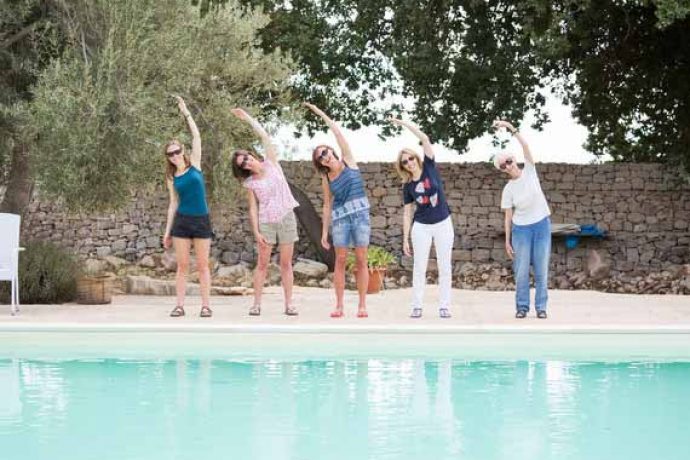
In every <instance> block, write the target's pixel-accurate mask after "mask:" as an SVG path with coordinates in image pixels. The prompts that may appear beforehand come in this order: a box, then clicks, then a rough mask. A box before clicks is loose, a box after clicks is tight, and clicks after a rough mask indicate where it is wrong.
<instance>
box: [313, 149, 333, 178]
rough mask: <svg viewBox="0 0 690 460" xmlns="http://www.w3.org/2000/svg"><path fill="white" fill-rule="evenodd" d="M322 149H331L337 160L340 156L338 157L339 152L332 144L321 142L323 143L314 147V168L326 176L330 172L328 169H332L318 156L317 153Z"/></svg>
mask: <svg viewBox="0 0 690 460" xmlns="http://www.w3.org/2000/svg"><path fill="white" fill-rule="evenodd" d="M321 149H328V150H330V151H331V155H333V157H334V158H335V159H336V160H340V157H338V154H337V153H335V150H334V149H333V147H331V146H330V145H326V144H321V145H317V146H316V147H314V150H312V151H311V162H312V164H313V165H314V169H315V170H316V172H318V173H320V174H322V175H324V176H325V175H326V174H328V171H330V168H329V167H328V166H324V165H322V164H321V160H319V159H317V158H316V153H317V152H318V151H319V150H321Z"/></svg>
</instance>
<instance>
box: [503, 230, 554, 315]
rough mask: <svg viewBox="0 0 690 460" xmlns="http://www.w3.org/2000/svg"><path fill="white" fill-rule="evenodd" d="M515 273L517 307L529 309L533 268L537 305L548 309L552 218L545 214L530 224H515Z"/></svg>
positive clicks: (535, 305)
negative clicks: (530, 277)
mask: <svg viewBox="0 0 690 460" xmlns="http://www.w3.org/2000/svg"><path fill="white" fill-rule="evenodd" d="M512 228H513V231H512V233H513V236H512V240H511V244H512V246H513V252H514V253H515V254H514V256H513V274H514V275H515V307H516V308H517V310H518V311H525V312H528V311H529V270H530V266H531V267H533V268H534V284H535V288H536V294H535V297H534V308H535V309H536V310H537V311H546V302H547V301H548V299H549V292H548V289H549V258H550V256H551V219H549V218H548V217H545V218H543V219H542V220H540V221H539V222H536V223H534V224H530V225H515V224H513V227H512Z"/></svg>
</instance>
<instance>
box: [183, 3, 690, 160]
mask: <svg viewBox="0 0 690 460" xmlns="http://www.w3.org/2000/svg"><path fill="white" fill-rule="evenodd" d="M193 1H194V2H196V3H199V5H200V9H201V11H202V12H203V11H213V9H214V8H216V7H218V5H222V4H223V3H224V2H225V1H226V0H193ZM240 1H241V2H242V3H244V4H249V5H252V6H261V7H263V8H265V11H267V12H268V14H269V15H270V17H271V22H270V23H269V24H268V25H267V26H266V27H264V28H263V29H262V32H261V36H262V37H263V43H264V47H265V48H266V49H274V48H280V49H283V50H289V51H290V52H291V53H292V54H293V56H294V58H295V60H296V61H297V63H298V64H299V69H300V78H298V79H296V80H295V81H294V88H295V90H296V91H297V92H298V93H299V94H300V95H301V97H302V98H306V99H310V100H312V101H315V102H316V103H318V104H319V105H322V106H323V107H327V108H328V111H329V112H330V113H332V114H334V116H335V117H337V118H339V119H341V120H345V121H346V123H347V124H349V126H351V127H356V126H358V125H359V124H360V123H363V124H369V123H373V122H376V123H380V122H381V121H382V120H383V119H384V118H385V117H386V116H387V114H388V113H389V112H397V111H399V110H400V105H399V101H400V98H401V97H407V98H411V99H413V100H414V101H415V102H416V105H415V108H414V111H413V114H412V115H413V118H414V119H415V120H416V121H417V122H418V123H419V124H420V126H421V127H422V129H423V130H424V131H426V132H427V133H429V135H430V136H431V137H432V138H434V139H435V140H440V141H443V142H444V143H446V144H448V145H449V146H451V147H454V148H456V149H459V150H460V151H463V150H464V149H465V148H466V146H467V142H468V140H469V139H472V138H473V137H475V136H478V135H481V134H484V133H485V132H486V131H487V129H488V127H489V126H490V124H491V122H492V120H493V119H494V118H495V117H497V116H501V117H507V118H509V119H512V120H514V121H515V120H520V119H522V117H523V114H524V112H525V111H526V110H528V109H533V110H534V111H535V113H536V123H535V127H537V128H542V127H544V125H545V124H546V123H547V122H548V116H547V114H546V113H544V112H543V104H544V102H545V96H544V93H545V91H549V90H553V91H554V92H555V93H556V95H557V96H559V97H560V98H561V99H563V100H564V101H566V102H569V103H570V104H572V106H573V107H574V109H575V111H574V115H575V117H576V119H578V121H580V122H581V123H582V124H583V125H584V126H585V127H587V128H588V129H589V132H590V136H589V140H588V144H587V148H588V149H589V150H590V151H592V152H593V153H595V154H598V155H603V154H610V155H612V156H613V158H614V159H616V160H619V161H655V162H666V163H670V164H672V165H674V166H675V165H678V166H679V169H681V168H684V169H685V170H686V171H690V148H689V147H688V146H689V145H690V109H689V108H688V103H687V101H689V100H690V78H688V75H690V45H688V44H689V43H690V16H689V14H690V2H689V1H688V0H631V1H616V0H601V1H592V0H559V1H547V0H524V1H517V0H487V1H476V0H449V1H444V2H430V1H426V0H416V1H404V2H402V1H400V2H391V1H387V0H368V1H366V2H365V1H361V0H318V1H317V0H289V1H288V0H240ZM547 88H550V89H547ZM311 122H312V123H313V120H312V121H311ZM313 126H316V125H312V127H313ZM555 147H556V146H555Z"/></svg>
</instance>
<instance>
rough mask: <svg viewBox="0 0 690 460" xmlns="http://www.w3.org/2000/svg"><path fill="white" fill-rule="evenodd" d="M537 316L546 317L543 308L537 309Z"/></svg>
mask: <svg viewBox="0 0 690 460" xmlns="http://www.w3.org/2000/svg"><path fill="white" fill-rule="evenodd" d="M537 318H539V319H546V311H545V310H539V311H538V312H537Z"/></svg>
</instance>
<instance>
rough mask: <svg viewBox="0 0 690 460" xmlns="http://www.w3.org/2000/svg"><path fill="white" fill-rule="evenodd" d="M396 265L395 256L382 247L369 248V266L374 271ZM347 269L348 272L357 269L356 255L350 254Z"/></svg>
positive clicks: (346, 264) (346, 263)
mask: <svg viewBox="0 0 690 460" xmlns="http://www.w3.org/2000/svg"><path fill="white" fill-rule="evenodd" d="M393 263H395V256H394V255H393V254H391V253H390V252H388V251H386V250H385V249H383V248H382V247H380V246H369V248H368V249H367V266H368V267H369V268H373V269H386V268H387V267H389V266H390V265H392V264H393ZM345 267H346V269H347V270H348V271H352V270H353V268H354V267H355V255H354V254H353V253H349V254H348V255H347V261H346V262H345Z"/></svg>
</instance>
